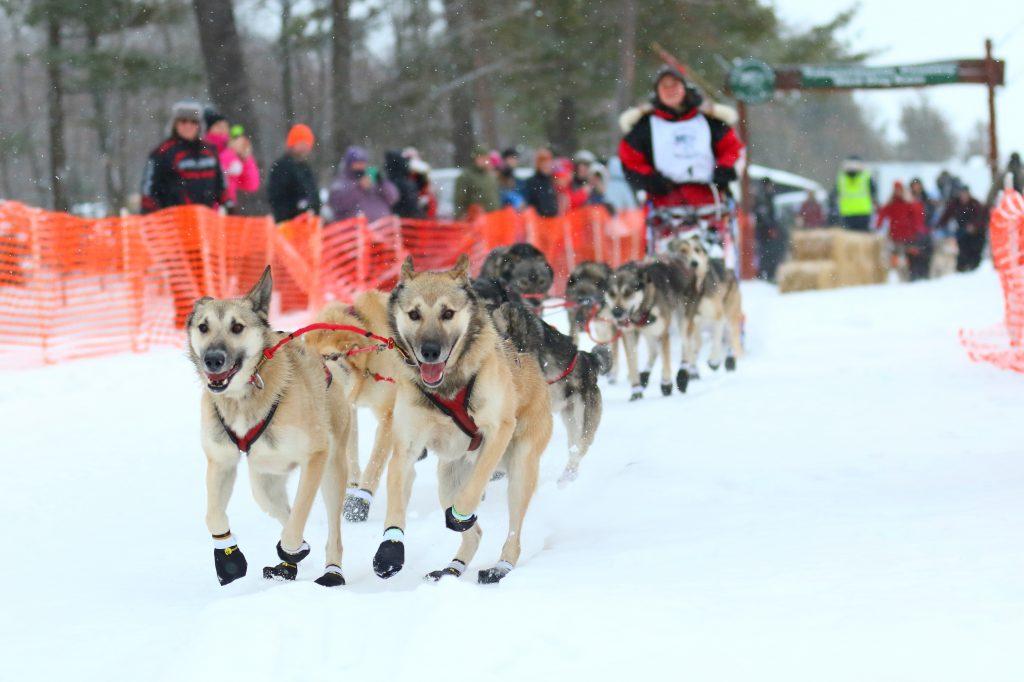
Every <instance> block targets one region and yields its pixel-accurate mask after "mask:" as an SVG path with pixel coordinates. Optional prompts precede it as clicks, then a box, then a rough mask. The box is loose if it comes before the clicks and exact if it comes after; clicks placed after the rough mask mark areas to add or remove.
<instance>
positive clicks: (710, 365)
mask: <svg viewBox="0 0 1024 682" xmlns="http://www.w3.org/2000/svg"><path fill="white" fill-rule="evenodd" d="M721 366H722V365H721V363H719V364H717V365H716V364H715V363H713V362H711V361H710V360H708V367H710V368H711V371H712V372H717V371H718V368H719V367H721Z"/></svg>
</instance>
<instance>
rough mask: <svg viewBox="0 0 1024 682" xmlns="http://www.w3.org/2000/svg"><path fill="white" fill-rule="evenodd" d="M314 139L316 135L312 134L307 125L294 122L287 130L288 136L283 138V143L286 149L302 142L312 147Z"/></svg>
mask: <svg viewBox="0 0 1024 682" xmlns="http://www.w3.org/2000/svg"><path fill="white" fill-rule="evenodd" d="M315 141H316V137H315V136H314V135H313V131H312V130H310V128H309V126H308V125H306V124H304V123H296V124H295V125H293V126H292V129H291V130H289V131H288V138H287V139H286V140H285V144H286V145H287V146H288V149H291V148H292V147H294V146H295V145H297V144H301V143H302V142H305V143H307V144H308V145H309V146H310V147H312V146H313V143H314V142H315Z"/></svg>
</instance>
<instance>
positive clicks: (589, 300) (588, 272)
mask: <svg viewBox="0 0 1024 682" xmlns="http://www.w3.org/2000/svg"><path fill="white" fill-rule="evenodd" d="M610 276H611V268H609V267H608V266H607V265H604V264H603V263H585V264H583V265H581V266H580V267H578V268H576V269H575V270H573V271H572V274H570V275H569V279H568V281H567V282H566V284H565V297H566V298H567V299H569V300H570V301H573V302H574V303H577V304H579V305H580V306H591V305H595V304H597V305H603V304H604V300H605V291H606V290H607V289H608V278H609V277H610Z"/></svg>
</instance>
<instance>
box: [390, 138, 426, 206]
mask: <svg viewBox="0 0 1024 682" xmlns="http://www.w3.org/2000/svg"><path fill="white" fill-rule="evenodd" d="M384 174H385V175H386V176H387V178H388V180H390V181H391V183H392V184H393V185H394V186H395V188H396V189H397V190H398V203H397V204H395V205H394V206H392V207H391V210H392V211H394V212H395V215H397V216H399V217H400V218H424V217H426V216H425V215H424V213H423V210H422V209H421V208H420V190H419V187H418V186H417V185H416V182H415V181H414V180H413V177H412V174H411V173H410V172H409V159H407V158H405V157H404V156H402V152H399V151H387V152H384Z"/></svg>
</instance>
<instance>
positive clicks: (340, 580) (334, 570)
mask: <svg viewBox="0 0 1024 682" xmlns="http://www.w3.org/2000/svg"><path fill="white" fill-rule="evenodd" d="M313 582H315V583H316V584H317V585H322V586H323V587H338V586H340V585H344V584H345V577H344V576H343V575H342V574H341V566H336V565H334V564H328V565H327V568H325V569H324V574H323V575H322V576H320V577H319V578H317V579H316V580H314V581H313Z"/></svg>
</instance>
